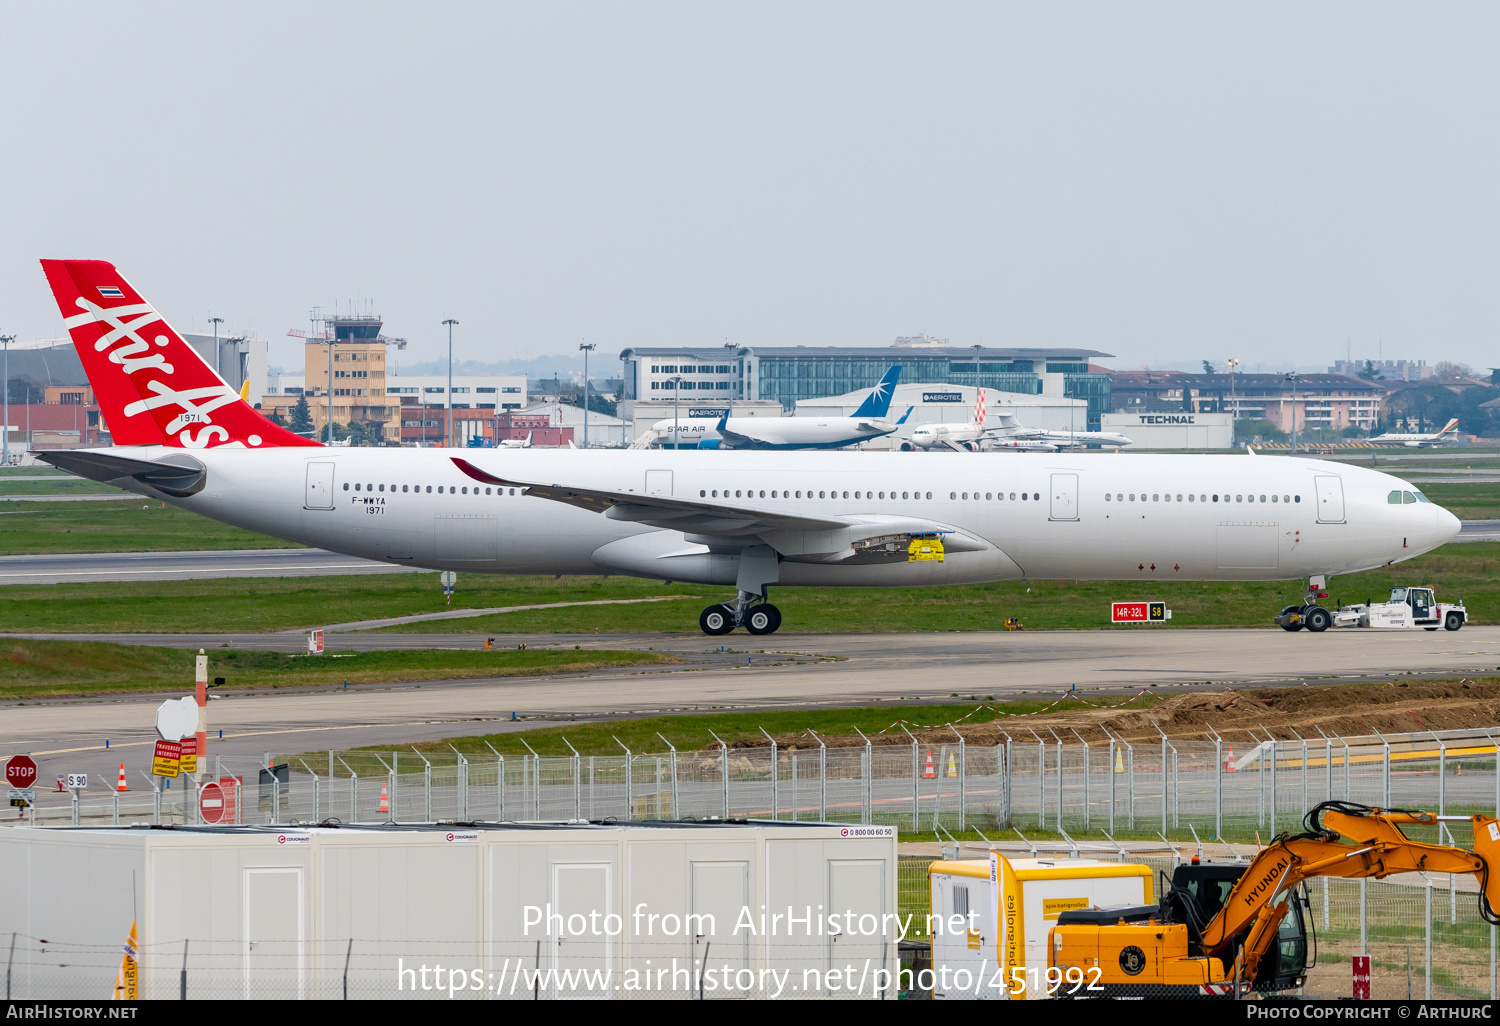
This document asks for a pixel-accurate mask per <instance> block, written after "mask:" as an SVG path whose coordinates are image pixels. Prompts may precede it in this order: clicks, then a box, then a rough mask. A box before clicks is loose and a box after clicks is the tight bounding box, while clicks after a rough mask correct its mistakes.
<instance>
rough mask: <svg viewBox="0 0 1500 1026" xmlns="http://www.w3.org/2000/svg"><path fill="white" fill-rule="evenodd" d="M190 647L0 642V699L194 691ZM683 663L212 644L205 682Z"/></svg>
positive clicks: (525, 653) (269, 683) (279, 683)
mask: <svg viewBox="0 0 1500 1026" xmlns="http://www.w3.org/2000/svg"><path fill="white" fill-rule="evenodd" d="M196 655H197V652H196V651H194V650H192V649H174V648H158V647H154V646H145V645H112V644H105V643H91V642H76V641H26V640H13V641H0V697H4V698H12V699H14V698H21V699H36V698H59V697H65V696H83V697H92V696H97V695H104V694H119V693H125V692H143V691H178V692H184V693H186V692H189V691H191V690H192V687H193V660H194V657H195V656H196ZM678 662H681V660H680V659H678V658H677V657H676V656H672V655H669V654H667V653H662V652H616V651H598V650H589V651H581V650H576V649H536V648H528V649H524V650H517V649H497V650H494V651H490V652H485V651H483V650H474V651H462V650H460V651H454V650H427V651H399V652H358V653H338V652H334V653H328V654H325V655H323V656H305V655H285V654H283V653H280V652H260V651H247V650H236V649H223V648H218V649H213V650H212V652H211V653H210V655H209V679H210V680H212V679H213V678H215V677H223V678H224V686H225V687H226V688H235V689H245V688H283V687H307V686H317V685H323V686H336V685H341V684H343V683H344V682H345V681H347V682H348V683H349V685H350V686H351V687H352V686H355V685H359V684H389V683H396V682H400V681H422V680H460V679H467V678H475V677H522V676H532V675H535V674H548V673H581V672H585V671H589V670H599V669H606V668H613V667H620V666H649V665H659V664H672V663H678Z"/></svg>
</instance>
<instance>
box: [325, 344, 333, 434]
mask: <svg viewBox="0 0 1500 1026" xmlns="http://www.w3.org/2000/svg"><path fill="white" fill-rule="evenodd" d="M333 341H334V340H333V339H331V338H328V339H324V340H323V344H324V345H326V346H327V347H328V389H327V398H328V444H329V445H332V444H333Z"/></svg>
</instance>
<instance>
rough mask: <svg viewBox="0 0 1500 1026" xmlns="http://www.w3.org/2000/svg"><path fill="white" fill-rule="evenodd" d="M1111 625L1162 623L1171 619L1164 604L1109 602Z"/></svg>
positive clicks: (1170, 614) (1169, 612) (1169, 611)
mask: <svg viewBox="0 0 1500 1026" xmlns="http://www.w3.org/2000/svg"><path fill="white" fill-rule="evenodd" d="M1109 619H1110V622H1111V623H1164V622H1166V621H1167V620H1170V619H1172V611H1171V610H1170V609H1168V608H1167V604H1166V603H1165V602H1111V603H1110V604H1109Z"/></svg>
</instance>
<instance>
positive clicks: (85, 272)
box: [42, 260, 319, 449]
mask: <svg viewBox="0 0 1500 1026" xmlns="http://www.w3.org/2000/svg"><path fill="white" fill-rule="evenodd" d="M42 270H43V271H45V272H46V274H47V283H48V284H49V285H51V286H52V294H53V296H55V297H56V298H57V306H58V309H59V310H61V311H62V315H63V323H64V324H66V325H67V326H68V333H69V334H70V335H71V336H72V338H73V348H75V349H76V350H78V358H79V359H80V360H81V361H82V362H83V369H84V373H86V374H87V375H88V378H89V384H90V385H91V386H93V389H94V397H95V399H96V400H97V401H98V403H99V411H100V414H101V416H102V417H103V418H104V424H105V426H106V427H107V428H108V429H109V433H110V437H111V438H112V439H113V441H114V443H115V444H116V445H169V446H175V447H178V448H183V449H208V448H251V449H257V448H272V447H280V446H305V445H318V444H319V443H318V442H315V441H312V440H311V439H307V438H303V437H302V436H301V435H294V434H292V432H290V431H288V430H287V429H286V428H283V427H281V426H279V425H277V424H274V423H272V422H271V421H269V420H267V419H266V418H265V417H263V416H261V415H260V413H259V412H257V411H256V410H255V409H254V408H253V407H252V406H250V404H249V403H247V402H245V401H244V400H242V399H241V398H240V394H239V393H238V392H236V391H235V390H234V389H233V388H231V387H229V385H228V384H227V383H226V382H225V381H224V379H223V378H221V377H219V375H218V372H217V371H215V370H214V369H213V368H212V367H210V366H209V365H208V364H207V363H206V362H204V360H203V358H202V357H201V356H199V355H198V352H197V350H195V349H194V348H193V347H192V346H190V345H188V344H187V342H186V341H185V340H184V339H183V337H182V336H181V335H179V334H177V332H176V331H174V330H172V326H171V325H169V324H168V323H167V322H166V321H165V320H163V319H162V316H161V314H159V313H157V312H156V310H155V308H154V307H152V305H151V304H150V303H148V302H146V300H145V299H143V298H141V294H140V293H139V292H137V291H136V290H135V289H134V288H132V287H131V285H130V283H129V282H127V281H126V280H125V278H124V277H123V276H122V275H121V274H120V272H119V271H117V270H116V269H115V267H114V265H113V264H110V263H107V262H106V261H103V260H43V261H42Z"/></svg>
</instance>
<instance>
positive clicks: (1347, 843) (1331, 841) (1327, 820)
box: [1202, 802, 1500, 980]
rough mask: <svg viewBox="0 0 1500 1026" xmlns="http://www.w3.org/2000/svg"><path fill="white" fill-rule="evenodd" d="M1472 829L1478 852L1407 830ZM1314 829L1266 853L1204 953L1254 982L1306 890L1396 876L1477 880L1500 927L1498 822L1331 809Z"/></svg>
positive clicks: (1318, 815) (1208, 935)
mask: <svg viewBox="0 0 1500 1026" xmlns="http://www.w3.org/2000/svg"><path fill="white" fill-rule="evenodd" d="M1443 821H1451V822H1469V823H1471V824H1472V825H1473V828H1474V848H1475V850H1474V851H1466V850H1465V849H1463V848H1457V847H1453V846H1450V845H1442V844H1430V843H1427V842H1424V841H1415V840H1411V839H1409V838H1408V837H1407V836H1406V835H1405V834H1404V833H1403V832H1402V831H1401V827H1402V826H1436V825H1437V824H1438V823H1439V822H1443ZM1306 825H1307V827H1308V830H1307V832H1306V833H1303V834H1298V835H1296V836H1289V835H1285V834H1284V835H1282V836H1281V837H1280V838H1279V839H1278V840H1277V841H1276V842H1275V843H1273V844H1272V845H1270V846H1269V847H1267V848H1265V849H1263V850H1262V851H1261V852H1260V854H1259V855H1257V856H1256V857H1255V859H1254V860H1253V861H1252V862H1251V863H1250V865H1249V867H1248V868H1247V869H1246V870H1245V872H1244V875H1242V876H1241V877H1240V879H1239V881H1238V882H1237V883H1236V884H1235V885H1234V887H1233V888H1232V889H1231V890H1230V892H1229V894H1228V896H1227V897H1226V898H1225V900H1224V905H1223V908H1221V909H1220V910H1219V913H1218V915H1216V916H1214V918H1213V919H1212V920H1210V921H1209V923H1208V924H1207V925H1206V926H1205V927H1204V928H1203V930H1202V946H1203V953H1204V954H1205V955H1207V956H1209V957H1216V958H1220V959H1222V960H1223V961H1224V964H1225V965H1226V966H1227V965H1230V964H1232V963H1233V962H1234V961H1235V955H1236V948H1238V956H1239V957H1238V965H1239V969H1238V971H1237V975H1238V977H1239V979H1240V980H1253V979H1254V978H1255V975H1256V971H1257V970H1258V969H1259V967H1260V963H1261V960H1262V959H1263V958H1264V957H1265V956H1266V954H1267V952H1269V951H1270V950H1271V947H1272V945H1273V944H1275V942H1276V932H1277V928H1278V927H1279V926H1280V925H1281V920H1282V919H1283V918H1284V917H1285V916H1286V914H1287V912H1288V911H1289V908H1290V902H1291V900H1292V898H1293V895H1294V894H1295V892H1296V889H1297V887H1298V886H1300V885H1301V884H1302V883H1303V881H1305V880H1310V879H1313V878H1314V877H1320V876H1321V877H1338V878H1343V879H1360V878H1362V877H1374V878H1375V879H1381V878H1383V877H1386V876H1390V875H1391V874H1393V873H1472V874H1474V875H1475V876H1478V877H1479V880H1480V890H1481V893H1482V898H1483V900H1482V901H1481V902H1480V911H1481V914H1482V915H1483V916H1484V917H1485V919H1486V920H1488V921H1490V922H1495V921H1496V920H1497V918H1500V917H1497V916H1496V914H1495V911H1494V910H1495V909H1496V907H1500V873H1493V874H1492V873H1491V872H1490V867H1491V866H1500V822H1497V821H1496V819H1495V818H1494V817H1492V816H1436V815H1434V814H1432V813H1429V812H1411V811H1407V810H1387V809H1375V808H1370V807H1369V806H1364V805H1354V804H1352V803H1349V802H1325V803H1323V804H1321V805H1319V806H1317V807H1316V808H1314V809H1313V810H1312V811H1311V812H1309V813H1308V815H1307V819H1306Z"/></svg>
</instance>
